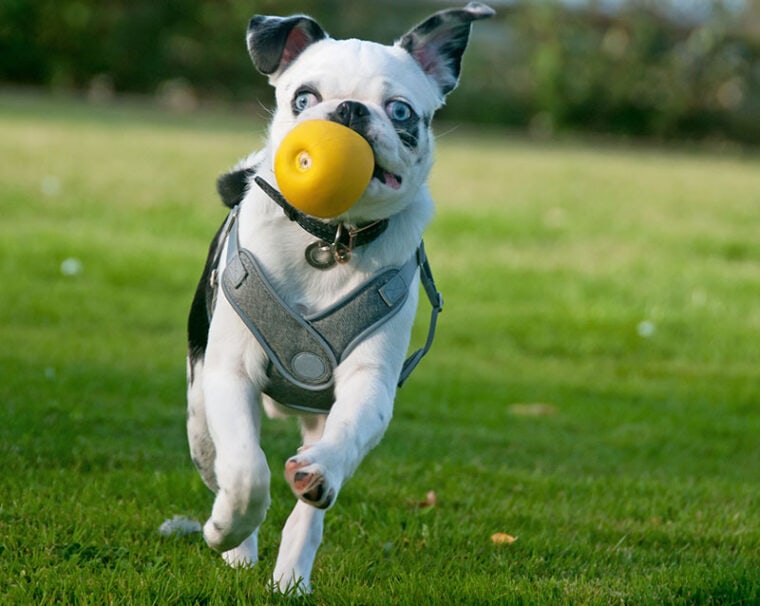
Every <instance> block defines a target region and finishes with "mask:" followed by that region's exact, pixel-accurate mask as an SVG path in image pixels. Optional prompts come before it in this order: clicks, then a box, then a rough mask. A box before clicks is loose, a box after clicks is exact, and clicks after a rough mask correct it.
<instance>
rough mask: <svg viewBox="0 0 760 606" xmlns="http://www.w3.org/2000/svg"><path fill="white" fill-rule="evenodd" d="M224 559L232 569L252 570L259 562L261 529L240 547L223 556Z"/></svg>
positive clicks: (226, 552) (254, 532)
mask: <svg viewBox="0 0 760 606" xmlns="http://www.w3.org/2000/svg"><path fill="white" fill-rule="evenodd" d="M222 558H224V561H225V562H227V564H229V565H230V566H231V567H232V568H250V567H251V566H253V565H254V564H256V562H258V560H259V529H258V528H257V529H256V530H254V531H253V532H252V533H251V535H250V536H249V537H248V538H247V539H246V540H245V541H243V542H242V543H240V545H238V546H237V547H235V548H234V549H230V550H229V551H225V552H224V553H223V554H222Z"/></svg>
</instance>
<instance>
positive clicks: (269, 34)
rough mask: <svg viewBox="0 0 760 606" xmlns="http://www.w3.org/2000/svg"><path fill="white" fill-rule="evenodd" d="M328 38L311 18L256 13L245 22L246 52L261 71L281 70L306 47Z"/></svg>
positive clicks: (271, 72) (266, 72) (268, 72)
mask: <svg viewBox="0 0 760 606" xmlns="http://www.w3.org/2000/svg"><path fill="white" fill-rule="evenodd" d="M323 38H327V34H326V33H325V31H324V30H323V29H322V27H321V26H320V25H319V24H318V23H317V22H316V21H314V19H312V18H311V17H307V16H305V15H295V16H293V17H285V18H282V17H267V16H265V15H256V16H255V17H253V18H252V19H251V20H250V22H249V23H248V34H247V36H246V39H247V41H248V53H249V54H250V55H251V60H252V61H253V64H254V65H255V66H256V69H258V70H259V71H260V72H261V73H262V74H265V75H267V76H268V75H271V74H275V73H277V72H282V71H283V70H284V69H285V68H287V67H288V65H290V63H292V62H293V60H295V59H296V57H298V55H300V54H301V53H302V52H303V51H304V49H305V48H306V47H308V46H309V45H310V44H313V43H314V42H316V41H318V40H322V39H323Z"/></svg>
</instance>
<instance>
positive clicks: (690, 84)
mask: <svg viewBox="0 0 760 606" xmlns="http://www.w3.org/2000/svg"><path fill="white" fill-rule="evenodd" d="M462 2H464V0H462ZM453 4H454V2H451V3H449V2H446V3H444V2H434V1H432V0H431V1H424V2H423V1H415V2H407V1H404V0H381V1H378V2H373V3H356V2H346V1H345V0H300V1H295V0H214V1H213V2H212V1H211V0H162V1H158V2H157V1H155V0H0V81H5V82H16V83H22V84H32V85H42V86H46V87H52V88H64V89H71V90H82V89H87V88H88V87H91V86H93V85H95V84H97V85H100V86H102V85H104V83H106V84H107V85H108V86H110V87H112V88H113V89H115V91H116V92H117V93H118V92H137V93H147V94H155V93H157V92H165V91H166V90H168V88H171V87H168V88H167V82H169V83H170V84H171V83H173V85H175V87H176V86H179V85H177V83H180V84H181V86H184V87H185V88H186V89H188V90H189V91H190V92H191V93H192V95H193V96H198V97H201V98H221V99H228V100H251V99H257V98H258V99H261V100H262V101H263V103H265V104H268V103H270V102H271V99H272V93H271V91H270V90H269V89H268V86H267V84H266V81H265V79H264V78H262V77H260V76H258V75H256V74H255V72H254V70H253V67H252V65H251V63H250V60H249V59H248V56H247V52H246V49H245V41H244V35H245V30H246V25H247V22H248V19H249V18H250V16H251V15H252V14H254V13H265V14H291V13H296V12H303V13H309V14H313V15H315V16H316V17H317V18H318V19H319V21H320V22H321V23H322V24H323V26H324V27H325V28H326V29H327V31H328V32H330V33H331V34H332V35H333V36H335V37H337V38H341V37H350V36H358V37H363V38H368V39H373V40H378V41H380V42H384V43H390V42H392V41H393V40H394V39H396V38H398V37H399V36H400V35H401V34H403V33H404V32H405V31H406V30H407V29H408V28H409V27H410V26H411V25H412V24H414V23H415V22H417V21H419V20H420V19H422V18H423V17H425V16H426V15H428V14H429V13H430V12H432V11H434V10H438V9H439V8H441V7H442V6H448V5H453ZM456 4H460V3H456ZM732 4H733V5H736V6H741V5H740V4H739V5H737V3H736V2H733V3H732ZM676 5H678V6H681V7H683V6H687V5H688V3H683V2H679V3H676ZM610 6H615V7H617V8H615V9H614V10H613V9H611V8H610ZM673 6H674V4H673V3H670V2H660V1H657V2H656V1H653V0H628V1H626V2H610V1H609V0H589V1H588V2H586V3H581V2H578V1H575V2H572V3H567V2H561V1H560V0H532V1H529V0H524V1H522V2H498V3H497V8H498V10H499V14H498V17H497V19H495V20H492V21H488V22H483V23H479V24H478V26H477V28H476V33H475V35H474V36H473V44H472V45H471V48H470V50H469V51H468V53H467V54H466V55H465V63H464V77H463V79H462V84H461V87H460V90H458V91H457V92H456V93H455V94H454V95H452V96H451V99H450V100H449V103H448V105H447V107H446V108H445V109H444V110H443V116H444V117H446V118H449V119H456V120H475V121H480V122H488V123H499V124H505V125H509V126H514V127H528V128H530V129H531V130H532V131H533V132H535V133H538V134H543V135H547V134H551V133H552V132H553V131H555V130H558V129H591V130H595V131H605V132H609V131H611V132H616V133H624V134H631V135H637V136H638V135H642V136H656V137H682V136H696V137H704V136H721V137H731V138H734V139H737V140H742V141H748V142H749V141H751V142H755V143H760V67H758V65H760V0H746V2H745V3H744V5H743V10H742V11H741V12H738V13H737V12H736V10H734V9H728V8H726V4H725V3H724V1H723V0H705V2H703V3H701V4H700V6H704V7H705V9H704V10H702V11H699V12H698V13H697V12H695V11H693V10H692V11H691V12H687V13H684V12H683V11H679V10H674V9H673V8H672V7H673ZM181 86H180V87H181Z"/></svg>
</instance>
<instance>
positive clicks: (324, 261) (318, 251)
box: [305, 240, 335, 269]
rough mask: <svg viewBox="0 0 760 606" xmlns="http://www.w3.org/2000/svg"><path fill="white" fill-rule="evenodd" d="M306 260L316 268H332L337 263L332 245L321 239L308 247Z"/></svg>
mask: <svg viewBox="0 0 760 606" xmlns="http://www.w3.org/2000/svg"><path fill="white" fill-rule="evenodd" d="M305 254H306V262H307V263H308V264H309V265H311V266H312V267H314V268H316V269H330V268H331V267H332V266H333V265H335V255H334V254H333V250H332V246H330V245H329V244H328V243H327V242H323V241H322V240H319V241H317V242H314V243H313V244H309V246H307V247H306V253H305Z"/></svg>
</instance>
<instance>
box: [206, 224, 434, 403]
mask: <svg viewBox="0 0 760 606" xmlns="http://www.w3.org/2000/svg"><path fill="white" fill-rule="evenodd" d="M237 232H238V226H237V221H235V219H234V218H233V219H232V220H231V225H230V226H229V236H228V244H227V268H226V269H225V271H224V273H223V276H222V280H221V284H222V289H223V291H224V294H225V296H226V297H227V299H228V301H229V302H230V304H231V305H232V307H233V309H235V311H236V312H237V313H238V315H239V316H240V318H241V319H242V320H243V322H244V323H245V324H246V326H247V327H248V329H249V330H250V331H251V332H252V333H253V335H254V336H255V337H256V339H257V340H258V341H259V343H260V344H261V346H262V348H263V349H264V350H265V352H266V353H267V356H268V357H269V368H268V369H267V376H268V379H269V381H268V384H267V385H266V387H265V388H264V392H265V393H266V394H268V395H270V396H271V397H273V398H274V399H276V400H277V401H279V402H281V403H282V404H285V405H287V406H290V407H292V408H297V409H300V410H306V411H309V412H321V413H324V412H328V411H329V409H330V407H331V406H332V404H333V402H334V389H333V387H334V378H333V372H334V370H335V368H336V367H337V365H338V364H339V363H340V362H341V361H342V360H344V359H345V358H346V356H348V354H349V353H350V352H351V351H352V350H353V349H354V348H355V347H356V345H358V344H359V343H360V342H361V341H362V339H364V338H365V337H366V336H368V335H369V334H370V333H372V332H373V331H374V330H376V329H377V328H378V327H379V326H380V325H382V324H383V323H385V322H387V321H388V320H389V319H390V318H391V317H393V316H394V315H395V314H396V313H398V311H399V310H400V309H401V308H402V307H403V305H404V303H405V302H406V300H407V298H408V295H409V290H410V286H411V284H412V282H413V280H414V275H415V273H416V272H417V268H418V267H419V268H420V280H421V283H422V285H423V288H424V289H425V292H426V293H427V296H428V299H429V300H430V302H431V305H432V306H433V312H432V315H431V320H430V327H429V329H428V337H427V341H426V343H425V345H424V347H423V348H422V349H420V350H418V351H416V352H415V353H414V354H412V355H411V356H410V357H409V358H408V359H407V360H406V361H405V362H404V365H403V368H402V371H401V373H400V377H399V383H398V385H399V386H401V385H402V384H403V382H404V381H406V379H407V378H408V377H409V375H410V374H411V372H412V371H413V370H414V368H415V367H416V366H417V364H418V363H419V362H420V360H421V359H422V357H423V356H424V355H425V354H426V353H427V352H428V350H429V349H430V347H431V345H432V342H433V336H434V334H435V324H436V319H437V315H438V313H439V312H440V311H441V308H442V299H441V296H440V294H439V293H438V292H437V290H436V288H435V283H434V282H433V277H432V273H431V271H430V265H429V263H428V261H427V257H426V255H425V250H424V247H423V246H422V244H420V247H419V248H418V249H417V251H415V253H414V254H413V255H412V256H411V257H410V258H409V259H408V260H407V261H406V263H404V265H402V266H401V267H400V268H389V269H386V270H384V271H382V272H381V273H379V274H377V275H376V276H374V277H373V278H371V279H370V280H369V281H368V282H365V283H364V284H362V285H361V286H360V287H358V288H357V289H355V290H354V291H352V292H351V293H349V294H348V295H346V296H345V297H343V298H342V299H341V300H340V301H338V302H337V303H335V304H334V305H332V306H331V307H330V308H328V309H326V310H324V311H322V312H320V313H319V314H316V315H313V316H309V317H304V316H302V315H301V314H300V313H298V312H296V311H295V310H293V309H292V308H291V307H290V306H289V305H288V304H287V303H286V302H285V301H284V300H282V298H281V297H280V296H279V295H278V294H277V292H276V291H275V290H274V288H273V287H272V285H271V283H270V282H269V281H268V279H267V278H266V276H265V274H264V271H263V269H262V268H261V266H260V264H259V262H258V260H257V259H256V257H255V256H254V255H253V253H251V252H250V251H249V250H246V249H244V248H241V247H240V245H239V241H238V233H237Z"/></svg>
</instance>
